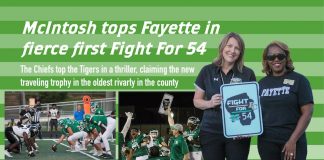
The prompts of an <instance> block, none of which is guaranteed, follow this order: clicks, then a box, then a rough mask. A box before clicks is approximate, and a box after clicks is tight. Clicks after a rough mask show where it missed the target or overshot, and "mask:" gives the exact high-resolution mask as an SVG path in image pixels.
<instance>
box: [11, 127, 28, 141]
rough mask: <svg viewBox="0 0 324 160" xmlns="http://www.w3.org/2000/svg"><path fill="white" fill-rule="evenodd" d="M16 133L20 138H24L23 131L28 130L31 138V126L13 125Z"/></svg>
mask: <svg viewBox="0 0 324 160" xmlns="http://www.w3.org/2000/svg"><path fill="white" fill-rule="evenodd" d="M12 129H13V131H14V134H15V135H17V136H18V137H20V138H23V137H24V136H23V133H24V132H26V133H27V135H28V138H30V131H29V128H28V127H27V126H25V125H24V126H23V127H18V126H13V127H12Z"/></svg>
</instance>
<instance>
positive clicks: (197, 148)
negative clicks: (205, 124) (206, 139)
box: [183, 126, 201, 152]
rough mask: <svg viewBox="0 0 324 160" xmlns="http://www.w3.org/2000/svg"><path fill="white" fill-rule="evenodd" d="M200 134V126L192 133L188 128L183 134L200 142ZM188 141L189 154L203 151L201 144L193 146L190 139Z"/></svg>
mask: <svg viewBox="0 0 324 160" xmlns="http://www.w3.org/2000/svg"><path fill="white" fill-rule="evenodd" d="M199 133H200V128H199V126H197V128H196V129H194V130H192V131H191V130H190V129H189V128H187V129H186V130H185V132H184V133H183V134H184V135H186V137H189V136H191V137H192V139H193V140H199ZM186 140H187V144H188V148H189V152H196V151H201V147H200V144H193V143H190V141H189V140H188V139H186Z"/></svg>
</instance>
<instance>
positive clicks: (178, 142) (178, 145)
mask: <svg viewBox="0 0 324 160" xmlns="http://www.w3.org/2000/svg"><path fill="white" fill-rule="evenodd" d="M170 148H171V149H170V152H171V153H170V159H171V160H181V159H183V157H184V155H185V154H187V153H189V149H188V145H187V142H186V140H185V139H184V138H183V136H182V135H179V136H178V137H174V138H172V140H171V141H170Z"/></svg>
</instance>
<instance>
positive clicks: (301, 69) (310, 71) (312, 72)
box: [244, 45, 324, 83]
mask: <svg viewBox="0 0 324 160" xmlns="http://www.w3.org/2000/svg"><path fill="white" fill-rule="evenodd" d="M323 46H324V45H323ZM244 64H245V65H246V66H248V67H250V68H251V69H252V70H253V71H254V73H255V75H256V76H264V75H265V74H264V73H262V64H261V62H246V63H244ZM294 67H295V71H296V72H298V73H301V74H303V75H304V76H324V72H323V71H322V70H320V69H321V68H324V62H295V63H294ZM323 83H324V82H323Z"/></svg>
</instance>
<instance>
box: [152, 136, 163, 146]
mask: <svg viewBox="0 0 324 160" xmlns="http://www.w3.org/2000/svg"><path fill="white" fill-rule="evenodd" d="M162 142H164V138H163V137H157V138H155V139H153V146H158V147H159V145H160V144H161V143H162Z"/></svg>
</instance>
